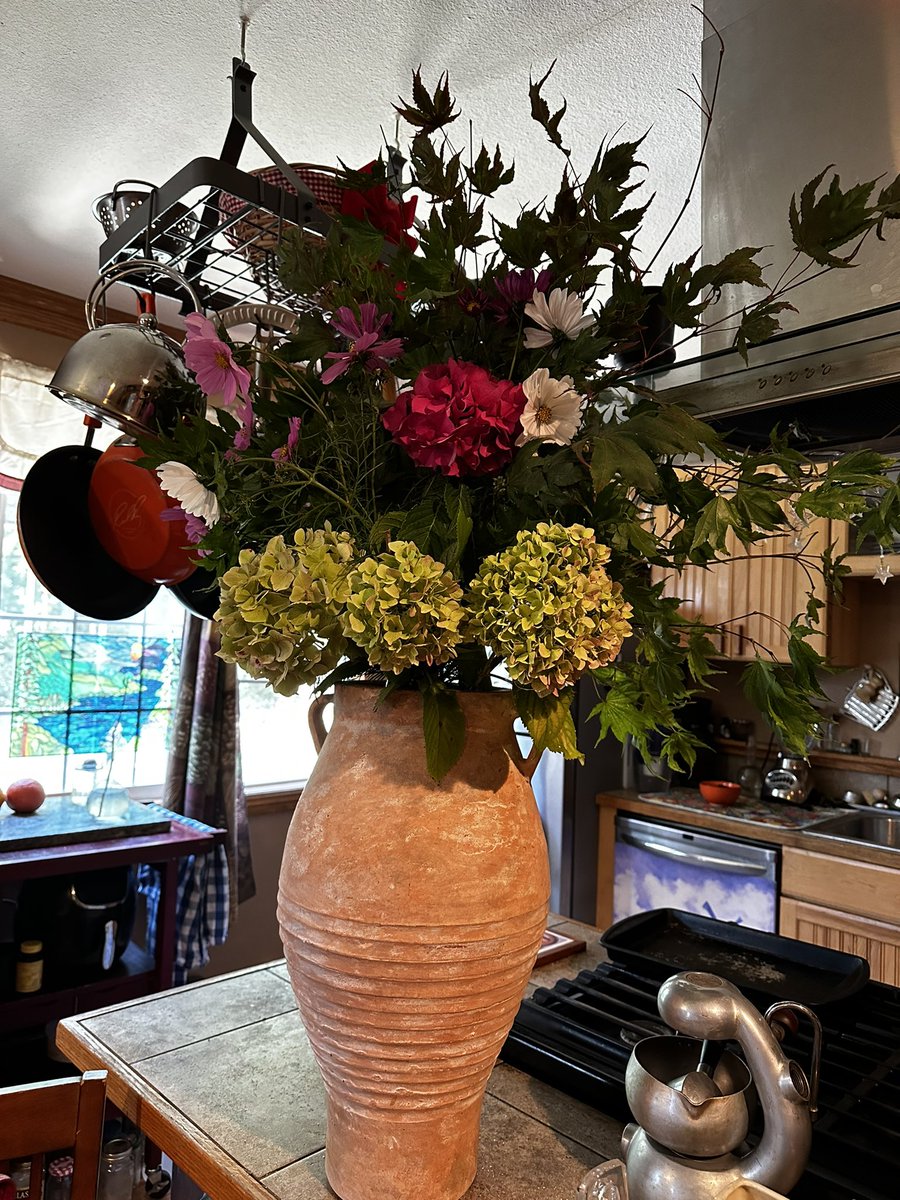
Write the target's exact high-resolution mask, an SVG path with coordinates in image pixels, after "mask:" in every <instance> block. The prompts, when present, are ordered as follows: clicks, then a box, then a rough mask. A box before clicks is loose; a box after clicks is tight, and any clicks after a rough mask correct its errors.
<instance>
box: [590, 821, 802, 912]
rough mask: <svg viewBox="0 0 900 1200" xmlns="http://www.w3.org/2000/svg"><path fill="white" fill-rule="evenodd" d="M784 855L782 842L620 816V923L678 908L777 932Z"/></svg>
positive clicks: (616, 894)
mask: <svg viewBox="0 0 900 1200" xmlns="http://www.w3.org/2000/svg"><path fill="white" fill-rule="evenodd" d="M778 859H779V853H778V849H777V848H776V847H772V846H764V845H761V844H759V843H757V842H750V841H746V842H745V841H743V840H741V839H739V838H732V837H726V836H721V835H718V834H710V833H702V832H699V831H696V830H693V829H683V828H678V827H676V826H672V825H664V824H662V823H660V822H658V821H645V820H641V819H640V818H638V817H630V816H627V815H624V814H621V813H620V814H619V815H618V816H617V817H616V850H615V882H614V889H613V920H614V921H620V920H622V918H623V917H630V916H633V915H634V914H635V913H639V912H649V911H650V909H653V908H678V909H682V910H684V911H687V912H692V913H699V914H701V915H702V916H706V917H713V918H715V919H716V920H718V921H735V922H736V923H737V924H739V925H748V926H750V927H751V928H752V929H765V930H767V931H769V932H771V933H775V932H777V928H778V865H779V864H778Z"/></svg>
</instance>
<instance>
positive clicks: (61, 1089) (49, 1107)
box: [0, 1071, 106, 1200]
mask: <svg viewBox="0 0 900 1200" xmlns="http://www.w3.org/2000/svg"><path fill="white" fill-rule="evenodd" d="M105 1100H106V1072H105V1071H85V1073H84V1075H83V1076H82V1077H81V1078H80V1079H54V1080H52V1081H51V1082H49V1083H29V1084H26V1085H24V1086H23V1087H13V1088H0V1160H7V1161H8V1160H9V1159H15V1158H30V1159H31V1194H32V1196H39V1195H40V1194H41V1192H40V1186H35V1185H36V1184H37V1183H38V1181H39V1180H40V1177H41V1173H42V1171H43V1159H44V1155H45V1154H48V1153H49V1152H50V1151H52V1150H67V1149H69V1148H70V1147H71V1148H72V1156H73V1158H74V1159H75V1166H74V1169H73V1174H72V1200H95V1197H96V1194H97V1174H98V1171H99V1168H100V1149H101V1143H102V1138H103V1109H104V1102H105Z"/></svg>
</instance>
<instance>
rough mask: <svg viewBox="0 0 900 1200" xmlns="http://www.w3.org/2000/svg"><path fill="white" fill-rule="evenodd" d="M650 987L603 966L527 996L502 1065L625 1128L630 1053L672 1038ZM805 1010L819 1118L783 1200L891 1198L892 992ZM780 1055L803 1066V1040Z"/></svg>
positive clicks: (898, 1128)
mask: <svg viewBox="0 0 900 1200" xmlns="http://www.w3.org/2000/svg"><path fill="white" fill-rule="evenodd" d="M695 965H697V964H695ZM660 983H661V981H660V980H653V979H648V978H647V976H646V975H645V974H642V973H640V972H639V971H638V970H636V969H631V968H629V967H626V966H624V965H623V964H620V963H613V962H604V963H601V964H600V966H598V967H597V968H596V969H595V970H593V971H582V972H581V973H580V974H579V975H578V976H577V978H576V979H561V980H559V982H558V983H556V984H555V985H554V987H552V988H538V989H537V991H536V992H535V993H534V995H533V996H532V997H530V998H529V999H527V1000H525V1001H523V1003H522V1006H521V1008H520V1009H519V1015H518V1016H517V1017H516V1021H515V1024H514V1025H513V1028H512V1032H511V1033H510V1036H509V1038H508V1039H507V1042H506V1045H505V1046H504V1048H503V1053H502V1057H503V1058H504V1059H505V1061H506V1062H508V1063H511V1064H512V1065H513V1066H515V1067H519V1068H520V1069H521V1070H523V1071H526V1072H528V1073H529V1074H531V1075H534V1076H536V1077H537V1078H539V1079H543V1080H545V1081H546V1082H547V1083H550V1084H552V1085H553V1086H554V1087H557V1088H559V1089H560V1090H561V1091H563V1092H567V1093H568V1094H569V1095H572V1096H576V1097H577V1098H578V1099H580V1100H583V1101H585V1102H586V1103H587V1104H590V1105H592V1106H594V1107H595V1108H597V1109H599V1110H600V1111H601V1112H603V1113H606V1114H607V1115H608V1116H611V1117H614V1118H617V1119H618V1120H621V1121H622V1122H626V1121H630V1120H631V1119H632V1117H631V1114H630V1113H629V1111H628V1104H627V1102H626V1099H625V1070H626V1067H627V1066H628V1059H629V1057H630V1055H631V1048H632V1046H634V1045H635V1043H636V1042H637V1041H640V1040H641V1038H642V1037H644V1036H651V1035H653V1034H656V1033H670V1032H671V1030H669V1029H667V1028H666V1027H665V1026H664V1025H663V1024H662V1023H661V1022H660V1020H659V1013H658V1010H657V994H658V991H659V987H660ZM746 992H747V994H748V996H749V998H750V999H751V1000H752V1001H753V1002H754V1003H755V1004H756V1006H757V1007H758V1008H759V1009H760V1011H763V1010H765V1009H766V1008H768V1007H769V1005H770V1004H771V1003H772V995H771V994H769V993H765V994H763V993H761V992H760V993H754V992H753V991H752V990H751V989H749V988H748V989H746ZM780 998H781V999H791V997H790V996H787V995H786V996H783V997H780ZM812 1003H813V1008H814V1009H815V1010H816V1012H817V1014H818V1016H819V1017H820V1019H821V1021H822V1025H823V1027H824V1043H823V1052H822V1070H821V1076H820V1087H819V1114H820V1115H819V1120H818V1121H817V1122H816V1124H815V1125H814V1126H813V1142H812V1153H811V1156H810V1160H809V1165H808V1167H807V1169H806V1172H805V1174H804V1175H803V1177H802V1179H801V1180H800V1182H799V1183H798V1184H797V1185H796V1186H795V1187H794V1188H792V1189H791V1200H896V1197H897V1189H896V1179H897V1172H898V1171H900V989H898V988H892V987H887V986H886V985H885V984H881V983H873V982H871V981H870V982H869V983H866V984H865V985H864V986H863V987H862V988H861V989H860V990H858V991H856V992H855V993H854V994H852V995H849V996H845V997H844V998H842V999H840V1000H835V1001H832V1002H831V1003H819V1004H816V1003H815V1002H812ZM784 1048H785V1052H786V1053H787V1054H788V1055H789V1056H790V1057H791V1058H795V1059H797V1060H798V1061H799V1062H800V1063H803V1064H806V1063H808V1062H809V1060H810V1052H811V1049H812V1044H811V1038H810V1036H809V1033H808V1031H807V1030H805V1029H804V1028H803V1027H801V1028H800V1030H799V1031H798V1032H790V1033H788V1034H787V1036H786V1037H785V1040H784Z"/></svg>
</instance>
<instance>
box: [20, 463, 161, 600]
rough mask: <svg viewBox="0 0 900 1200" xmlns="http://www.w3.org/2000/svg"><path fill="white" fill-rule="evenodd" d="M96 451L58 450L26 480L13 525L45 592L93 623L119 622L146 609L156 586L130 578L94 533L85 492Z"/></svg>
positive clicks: (133, 577) (86, 491) (35, 465)
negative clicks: (16, 526) (93, 621)
mask: <svg viewBox="0 0 900 1200" xmlns="http://www.w3.org/2000/svg"><path fill="white" fill-rule="evenodd" d="M99 457H100V451H99V450H95V449H94V448H93V447H92V446H90V445H85V446H59V447H57V448H56V449H55V450H50V451H49V452H48V453H47V454H44V455H42V456H41V457H40V458H39V459H38V460H37V462H35V463H34V464H33V465H32V467H31V470H30V471H29V472H28V474H27V475H26V476H25V480H24V482H23V484H22V491H21V494H20V496H19V508H18V515H17V524H18V530H19V541H20V543H21V545H22V552H23V554H24V555H25V559H26V561H27V562H28V565H29V567H31V569H32V571H33V572H34V573H35V575H36V576H37V577H38V579H39V580H40V582H41V583H42V584H43V585H44V587H45V588H46V589H47V591H48V592H50V593H51V594H52V595H54V596H55V597H56V598H57V600H61V601H62V603H63V604H65V605H67V606H68V607H69V608H74V609H75V611H76V612H78V613H81V614H82V616H85V617H91V618H92V619H93V620H95V621H122V620H124V619H125V618H126V617H133V616H134V615H135V613H139V612H141V611H142V610H143V609H145V608H146V607H147V605H148V604H149V603H150V601H151V600H152V599H153V597H154V596H155V595H156V593H157V592H158V591H159V587H158V585H157V584H155V583H146V582H144V580H142V579H138V578H137V577H136V576H134V575H132V574H130V573H129V572H128V571H126V570H125V568H124V567H121V566H119V564H118V563H117V562H116V561H115V560H114V559H112V558H110V556H109V555H108V554H107V553H106V551H105V550H104V549H103V547H102V545H101V544H100V542H99V541H98V539H97V535H96V534H95V533H94V527H93V525H92V524H91V516H90V511H89V508H88V491H89V488H90V482H91V475H92V474H93V471H94V466H95V464H96V462H97V460H98V459H99Z"/></svg>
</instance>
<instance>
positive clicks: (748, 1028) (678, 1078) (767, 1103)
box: [622, 971, 822, 1200]
mask: <svg viewBox="0 0 900 1200" xmlns="http://www.w3.org/2000/svg"><path fill="white" fill-rule="evenodd" d="M658 1003H659V1012H660V1016H661V1017H662V1019H663V1020H664V1021H665V1022H666V1024H667V1025H669V1026H671V1028H673V1029H675V1030H677V1031H678V1033H679V1034H686V1035H688V1036H687V1037H678V1036H674V1037H673V1036H662V1037H653V1038H648V1039H646V1040H645V1041H642V1042H639V1043H638V1045H637V1046H635V1048H634V1050H633V1051H632V1056H631V1059H630V1061H629V1064H628V1070H627V1072H626V1076H625V1090H626V1095H627V1097H628V1103H629V1105H630V1107H631V1111H632V1114H633V1115H634V1117H635V1118H636V1120H637V1122H638V1123H636V1124H631V1125H628V1126H626V1128H625V1132H624V1133H623V1135H622V1149H623V1157H624V1159H625V1163H626V1166H627V1171H628V1185H629V1191H630V1194H631V1200H659V1198H660V1197H663V1196H664V1197H666V1200H718V1198H719V1197H721V1196H722V1195H724V1194H725V1193H726V1192H727V1191H728V1190H729V1188H731V1187H733V1186H734V1185H735V1184H737V1183H739V1182H741V1181H742V1180H752V1181H754V1182H756V1183H760V1184H763V1185H764V1186H766V1187H769V1188H772V1189H773V1190H775V1191H780V1192H787V1191H788V1190H789V1189H790V1188H791V1187H793V1186H794V1184H795V1183H796V1182H797V1180H798V1179H799V1178H800V1176H801V1175H802V1174H803V1171H804V1169H805V1167H806V1163H807V1160H808V1158H809V1150H810V1145H811V1142H812V1121H813V1118H814V1116H815V1113H816V1092H817V1090H818V1076H819V1061H820V1059H821V1049H822V1028H821V1025H820V1024H819V1021H818V1018H817V1017H816V1016H815V1014H814V1013H812V1012H811V1011H810V1010H809V1009H808V1008H806V1006H805V1005H802V1004H795V1003H794V1002H793V1001H785V1002H782V1003H779V1004H776V1005H773V1006H772V1008H770V1009H769V1010H768V1012H767V1013H766V1015H765V1017H763V1016H761V1015H760V1013H759V1012H758V1011H757V1010H756V1008H755V1007H754V1006H753V1005H752V1004H751V1003H750V1002H749V1000H747V999H746V998H745V997H744V996H743V995H742V994H741V993H740V992H739V991H738V989H737V988H736V987H734V985H733V984H731V983H728V982H727V981H726V980H724V979H720V978H719V976H717V975H710V974H706V973H704V972H700V971H687V972H683V973H681V974H679V975H673V976H672V977H671V978H670V979H668V980H666V982H665V983H664V984H663V986H662V987H661V988H660V992H659V1002H658ZM791 1012H799V1013H802V1014H803V1015H804V1016H806V1017H807V1018H808V1019H809V1020H810V1021H811V1022H812V1024H813V1029H814V1043H813V1061H812V1066H811V1068H810V1081H809V1082H807V1078H806V1075H805V1074H804V1073H803V1071H802V1069H801V1068H800V1066H799V1065H798V1064H797V1063H796V1062H793V1061H792V1060H790V1059H788V1058H787V1057H786V1055H785V1054H784V1052H783V1051H782V1049H781V1045H780V1041H779V1036H778V1034H779V1033H780V1034H781V1035H782V1036H783V1032H784V1030H783V1027H782V1024H781V1022H782V1021H785V1022H787V1021H788V1020H789V1019H791V1018H789V1017H788V1013H791ZM776 1031H777V1032H776ZM707 1040H711V1041H719V1042H725V1041H736V1042H738V1044H739V1045H740V1047H741V1049H742V1051H743V1053H744V1056H745V1058H746V1063H744V1062H742V1061H741V1059H739V1058H738V1057H737V1056H736V1055H732V1054H728V1053H726V1054H724V1055H723V1056H722V1058H721V1059H720V1060H719V1063H718V1065H717V1066H716V1068H715V1070H714V1071H713V1073H712V1076H711V1077H710V1078H708V1079H706V1080H705V1086H704V1085H703V1083H704V1081H702V1080H701V1081H697V1080H695V1079H694V1075H695V1074H696V1065H697V1063H698V1061H699V1059H700V1047H701V1046H702V1044H703V1042H704V1041H707ZM689 1082H690V1086H688V1084H689ZM698 1083H699V1084H700V1086H698ZM757 1098H758V1102H759V1104H760V1106H761V1108H762V1113H763V1118H764V1122H765V1124H764V1130H763V1135H762V1138H761V1139H760V1141H759V1143H758V1145H757V1146H756V1147H755V1148H753V1149H752V1150H749V1149H748V1148H747V1147H746V1146H745V1145H744V1139H745V1137H746V1135H747V1130H748V1127H749V1123H750V1115H751V1109H752V1106H753V1105H754V1104H755V1103H756V1101H757Z"/></svg>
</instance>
